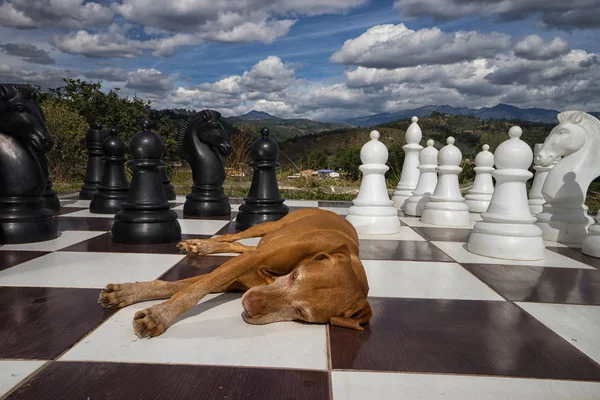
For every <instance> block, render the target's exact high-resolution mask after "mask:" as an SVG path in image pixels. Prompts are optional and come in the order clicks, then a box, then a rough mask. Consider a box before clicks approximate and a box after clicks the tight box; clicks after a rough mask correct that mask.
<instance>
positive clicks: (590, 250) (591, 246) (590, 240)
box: [581, 214, 600, 258]
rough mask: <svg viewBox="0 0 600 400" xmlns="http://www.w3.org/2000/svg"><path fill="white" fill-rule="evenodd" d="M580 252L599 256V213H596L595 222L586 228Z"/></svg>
mask: <svg viewBox="0 0 600 400" xmlns="http://www.w3.org/2000/svg"><path fill="white" fill-rule="evenodd" d="M581 252H582V253H583V254H587V255H588V256H592V257H598V258H600V214H598V215H596V223H595V224H594V225H592V226H590V227H589V228H588V234H587V236H586V238H585V240H584V241H583V248H582V249H581Z"/></svg>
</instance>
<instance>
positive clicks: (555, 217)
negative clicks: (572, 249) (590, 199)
mask: <svg viewBox="0 0 600 400" xmlns="http://www.w3.org/2000/svg"><path fill="white" fill-rule="evenodd" d="M536 218H537V222H536V223H535V224H536V225H537V226H538V227H540V228H541V229H542V232H543V238H544V240H547V241H550V242H558V243H567V244H582V243H583V241H584V239H585V237H586V235H587V229H588V227H589V226H590V225H592V224H593V223H594V222H595V221H594V220H593V218H592V217H589V216H588V215H587V207H585V206H583V207H576V208H573V207H558V206H556V205H555V206H552V205H551V204H548V203H546V204H545V205H544V207H543V211H542V212H541V213H539V214H537V215H536Z"/></svg>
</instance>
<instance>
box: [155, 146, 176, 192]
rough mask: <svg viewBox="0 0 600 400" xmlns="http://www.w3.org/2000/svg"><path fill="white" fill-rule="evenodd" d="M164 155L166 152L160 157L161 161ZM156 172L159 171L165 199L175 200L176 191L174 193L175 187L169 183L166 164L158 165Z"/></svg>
mask: <svg viewBox="0 0 600 400" xmlns="http://www.w3.org/2000/svg"><path fill="white" fill-rule="evenodd" d="M165 155H166V154H163V157H162V160H163V162H164V161H165ZM158 172H160V180H161V181H162V185H163V189H164V191H165V196H167V200H175V199H176V198H177V193H175V187H174V186H173V185H171V179H170V178H169V173H168V172H167V166H166V165H165V164H163V165H159V167H158Z"/></svg>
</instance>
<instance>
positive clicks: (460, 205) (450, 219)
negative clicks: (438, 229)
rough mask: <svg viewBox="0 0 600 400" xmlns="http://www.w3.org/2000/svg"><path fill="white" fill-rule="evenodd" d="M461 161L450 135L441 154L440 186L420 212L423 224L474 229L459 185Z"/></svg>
mask: <svg viewBox="0 0 600 400" xmlns="http://www.w3.org/2000/svg"><path fill="white" fill-rule="evenodd" d="M461 161H462V153H461V152H460V150H459V148H458V147H456V146H454V138H453V137H452V136H448V138H447V139H446V146H444V147H442V149H441V150H440V151H439V153H438V164H439V165H438V167H437V171H438V173H439V178H438V183H437V186H436V187H435V191H434V192H433V194H432V195H431V197H430V198H429V201H428V202H427V203H426V204H425V208H424V209H423V213H421V222H423V223H426V224H432V225H440V226H453V227H461V226H471V215H470V214H469V206H468V205H467V203H465V199H464V198H463V197H462V194H461V193H460V185H459V184H458V174H459V173H460V172H461V171H462V168H461V167H460V166H459V165H460V162H461Z"/></svg>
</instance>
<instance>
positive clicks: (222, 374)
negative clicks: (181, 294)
mask: <svg viewBox="0 0 600 400" xmlns="http://www.w3.org/2000/svg"><path fill="white" fill-rule="evenodd" d="M329 392H330V389H329V378H328V375H327V373H326V372H321V371H298V370H286V369H283V370H281V369H280V370H276V369H263V368H234V367H214V366H192V365H159V364H116V363H79V362H54V363H52V364H50V365H49V366H48V367H46V368H45V369H43V370H42V371H40V372H39V373H38V374H37V375H35V376H34V377H33V378H32V379H31V380H30V381H29V382H27V384H26V385H24V386H22V387H20V388H19V389H17V390H16V391H15V392H13V393H12V394H11V395H10V396H9V397H8V398H9V399H45V400H65V399H111V400H142V399H144V400H146V399H170V400H183V399H260V400H280V399H297V400H304V399H305V400H326V399H329Z"/></svg>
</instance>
